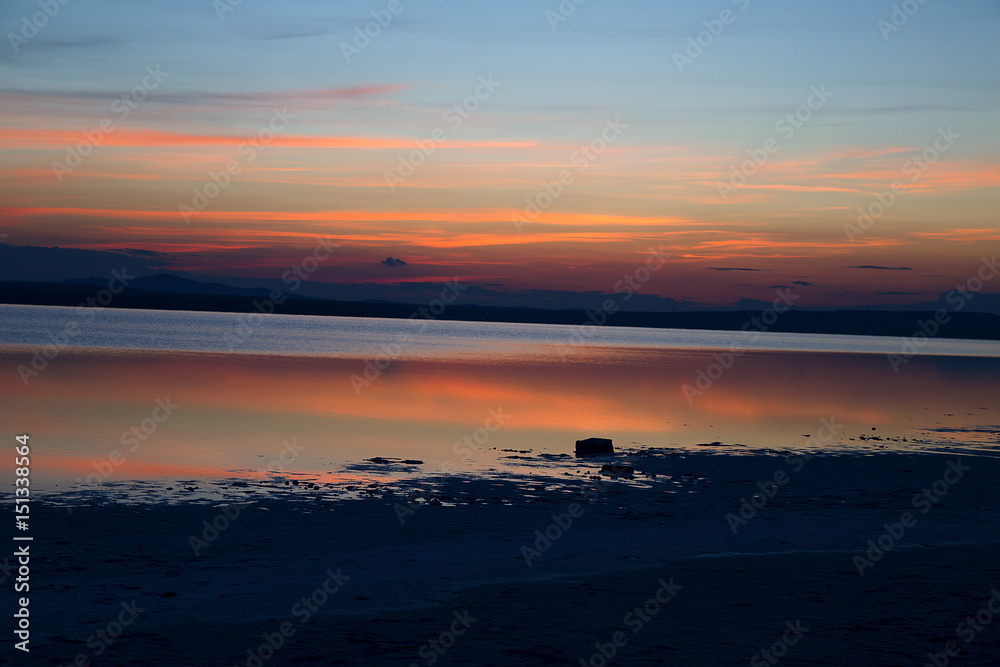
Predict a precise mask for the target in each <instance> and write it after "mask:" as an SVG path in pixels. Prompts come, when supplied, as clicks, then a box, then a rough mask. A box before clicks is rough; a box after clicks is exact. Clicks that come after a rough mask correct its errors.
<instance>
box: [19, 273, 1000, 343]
mask: <svg viewBox="0 0 1000 667" xmlns="http://www.w3.org/2000/svg"><path fill="white" fill-rule="evenodd" d="M107 287H108V279H107V278H86V279H73V280H66V281H63V282H24V281H11V280H5V281H0V303H7V304H34V305H58V306H76V305H80V304H83V303H86V302H87V300H88V299H93V298H94V297H95V296H96V295H98V294H99V293H100V292H101V290H104V289H106V288H107ZM438 287H440V286H438ZM116 289H117V286H116ZM271 292H272V288H269V287H234V286H231V285H226V284H224V283H219V282H206V281H199V280H192V279H188V278H183V277H180V276H176V275H172V274H158V275H149V276H142V277H137V278H134V279H131V280H129V282H128V285H127V287H125V288H124V289H122V290H121V291H120V293H118V294H116V295H114V297H113V298H112V299H111V302H110V303H109V304H108V306H107V307H110V308H148V309H158V310H196V311H220V312H253V311H256V310H258V308H257V306H255V302H257V304H260V303H261V302H263V301H265V300H268V299H269V298H270V295H271ZM284 296H286V297H287V300H285V301H284V302H283V303H281V304H279V305H276V306H275V312H278V313H281V314H286V315H328V316H347V317H388V318H406V317H410V316H411V315H413V314H414V313H416V312H419V309H420V308H421V307H426V306H427V304H428V303H430V300H428V301H425V302H423V303H421V304H415V303H400V302H391V301H384V300H375V299H369V300H363V301H344V300H334V299H323V298H318V297H315V296H305V295H300V294H287V293H285V294H284ZM590 296H592V297H594V303H595V305H597V304H600V303H601V298H600V297H601V295H590ZM607 296H608V297H609V298H610V297H612V296H613V295H607ZM995 296H996V295H981V297H977V298H982V299H986V298H989V297H995ZM105 298H106V297H105ZM747 305H748V306H753V307H748V308H744V309H741V310H697V311H695V310H686V311H683V312H663V311H655V312H654V311H650V312H636V311H617V312H614V313H606V314H605V313H602V312H598V311H597V310H590V311H588V310H587V309H583V308H572V309H544V308H532V307H516V306H489V305H477V304H470V303H454V304H451V305H449V306H447V307H446V308H445V309H444V311H443V312H442V313H441V314H440V315H438V316H437V319H443V320H464V321H483V322H533V323H539V324H567V325H580V324H588V323H592V322H596V321H600V322H601V323H603V324H606V325H610V326H625V327H653V328H675V329H711V330H722V331H735V330H739V329H740V328H742V327H744V326H745V325H746V323H748V322H751V321H752V318H754V317H759V316H760V315H761V311H762V310H763V309H764V308H765V307H766V306H767V305H768V304H757V303H750V304H747ZM921 305H924V304H921ZM758 306H759V307H758ZM926 306H927V307H926V308H924V309H921V310H896V311H887V310H864V309H850V310H807V309H794V310H789V311H788V312H785V313H783V314H781V315H780V316H778V317H777V318H776V320H775V321H774V322H773V323H772V324H771V325H769V326H767V330H768V331H783V332H795V333H828V334H851V335H869V336H907V337H909V336H913V335H914V334H915V333H916V332H918V331H920V324H919V323H920V322H921V321H927V320H930V319H932V318H933V317H934V311H935V310H936V309H937V308H945V309H948V308H949V306H948V304H946V303H945V302H940V303H935V304H926ZM604 315H606V316H607V319H606V321H605V320H604ZM948 315H949V317H950V320H949V321H948V322H947V323H946V324H943V325H942V326H941V329H940V333H939V334H938V335H939V336H940V337H944V338H971V339H987V340H1000V315H997V314H995V313H986V312H966V311H963V312H950V311H949V313H948ZM418 316H419V315H418Z"/></svg>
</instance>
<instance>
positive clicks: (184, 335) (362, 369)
mask: <svg viewBox="0 0 1000 667" xmlns="http://www.w3.org/2000/svg"><path fill="white" fill-rule="evenodd" d="M91 312H92V313H93V312H94V311H91ZM900 345H901V341H900V339H893V338H877V337H865V336H827V335H817V334H787V333H763V334H749V333H741V332H710V331H693V330H665V329H625V328H616V327H596V326H587V327H583V326H580V327H568V326H561V325H538V324H504V323H476V322H447V321H427V320H422V319H418V320H388V319H364V318H342V317H309V316H297V315H293V316H286V315H269V316H261V317H253V316H248V315H246V314H234V313H206V312H186V311H152V310H125V309H106V310H102V311H96V315H93V316H92V317H90V318H89V319H88V318H87V317H85V316H84V314H83V313H81V312H78V311H77V310H76V309H73V308H62V307H46V306H0V368H3V371H2V372H0V391H2V394H3V397H4V400H3V403H2V405H0V414H2V418H3V423H4V424H5V425H6V427H7V431H8V433H10V434H14V433H22V432H23V433H29V434H30V435H31V442H32V445H33V451H34V453H35V457H34V459H33V462H32V465H33V481H34V483H35V484H37V485H40V486H42V487H43V488H49V489H54V488H55V487H56V485H59V488H60V489H64V488H66V485H67V484H69V485H71V486H73V485H76V486H80V485H84V486H86V485H93V484H98V483H100V484H114V483H125V482H129V481H134V480H157V481H161V482H163V481H169V480H178V479H222V478H225V479H232V478H240V477H253V476H258V477H259V476H261V475H264V474H270V475H272V476H273V475H274V474H277V473H283V474H288V475H300V476H302V478H303V479H309V480H317V479H323V480H328V481H329V480H333V481H335V482H337V483H342V484H348V483H352V482H353V483H356V484H362V483H365V482H367V481H368V480H370V479H371V474H372V471H373V470H375V469H378V470H380V471H381V472H384V470H385V469H386V467H385V466H386V465H389V468H388V469H390V470H392V471H394V474H398V475H399V476H401V477H402V476H414V475H428V474H433V473H442V474H448V475H454V474H475V475H481V474H490V475H498V476H503V475H506V474H510V473H514V472H519V473H523V472H525V471H528V472H534V473H535V474H538V475H543V476H544V475H556V474H560V473H561V472H564V471H566V470H569V469H571V468H572V466H574V465H575V463H574V459H573V458H572V456H568V457H567V456H566V455H572V453H573V446H574V441H575V440H577V439H580V438H585V437H589V436H601V437H609V438H613V439H614V441H615V444H616V446H617V447H621V448H627V449H629V450H640V449H644V448H678V449H696V450H699V451H718V452H725V453H727V454H732V453H740V452H751V451H759V450H761V449H803V450H806V449H809V450H812V449H819V450H826V451H838V450H842V451H844V452H849V451H850V452H857V451H871V452H873V453H875V452H878V451H882V450H885V451H899V450H902V451H963V452H968V453H970V454H980V455H988V454H990V453H992V452H995V451H996V450H997V442H998V440H997V438H998V433H1000V429H998V427H997V424H1000V404H998V401H997V392H996V385H997V382H996V381H997V378H998V377H1000V343H998V342H996V341H964V340H949V339H943V338H942V339H934V340H930V341H928V342H927V344H926V345H925V346H924V347H923V348H921V350H920V353H919V354H917V355H915V356H913V357H912V358H907V359H905V360H903V361H902V362H900V361H899V359H897V363H896V364H895V367H894V365H893V364H892V363H890V358H889V356H888V355H890V354H898V353H899V351H900ZM373 457H384V458H393V457H394V458H398V459H410V460H419V461H421V462H422V463H420V464H417V463H411V464H403V463H402V462H398V463H397V464H395V465H394V464H385V463H377V462H376V463H372V462H367V461H365V460H366V459H370V458H373ZM5 465H8V467H9V463H8V464H5ZM262 471H264V472H262ZM267 471H270V472H267ZM380 479H384V475H383V476H382V477H380Z"/></svg>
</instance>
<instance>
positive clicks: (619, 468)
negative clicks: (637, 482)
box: [601, 463, 635, 476]
mask: <svg viewBox="0 0 1000 667" xmlns="http://www.w3.org/2000/svg"><path fill="white" fill-rule="evenodd" d="M601 474H602V475H628V476H631V475H634V474H635V468H633V467H632V466H627V465H623V464H621V463H605V464H604V465H602V466H601Z"/></svg>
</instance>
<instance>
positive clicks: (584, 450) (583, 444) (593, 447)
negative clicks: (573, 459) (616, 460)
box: [576, 438, 615, 456]
mask: <svg viewBox="0 0 1000 667" xmlns="http://www.w3.org/2000/svg"><path fill="white" fill-rule="evenodd" d="M614 453H615V447H614V445H613V444H612V443H611V439H610V438H587V439H586V440H577V441H576V455H577V456H591V455H593V454H614Z"/></svg>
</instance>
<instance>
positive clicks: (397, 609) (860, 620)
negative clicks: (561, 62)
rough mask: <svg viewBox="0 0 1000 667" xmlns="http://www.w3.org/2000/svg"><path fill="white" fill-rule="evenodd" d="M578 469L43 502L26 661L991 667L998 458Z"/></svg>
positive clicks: (770, 459) (782, 459)
mask: <svg viewBox="0 0 1000 667" xmlns="http://www.w3.org/2000/svg"><path fill="white" fill-rule="evenodd" d="M625 464H627V465H631V466H634V468H635V474H634V475H631V476H616V475H609V474H603V475H602V474H601V473H600V470H601V467H602V466H603V465H625ZM570 467H571V468H573V470H572V471H569V470H564V469H560V472H559V476H558V477H556V476H552V477H549V476H546V475H545V474H544V472H543V471H539V474H537V475H531V476H523V477H514V476H507V477H506V478H501V477H495V478H491V477H485V476H469V475H456V476H451V477H446V476H439V477H435V478H432V479H415V480H412V481H407V482H404V483H394V484H387V485H386V486H385V487H384V488H381V489H380V488H378V487H375V488H373V489H371V492H370V493H368V494H364V495H363V496H356V497H354V498H352V499H343V500H335V499H330V498H329V496H328V495H327V494H324V493H322V491H321V489H319V488H307V486H306V485H305V484H302V485H290V484H273V485H272V488H273V490H270V491H269V490H267V489H265V490H264V491H263V493H264V495H265V496H269V497H261V494H259V493H257V492H254V493H250V491H252V489H247V488H244V487H243V486H232V485H231V484H230V485H229V486H228V488H229V489H230V493H231V495H232V499H226V498H223V499H221V500H219V499H218V498H216V499H215V500H211V501H208V500H204V499H199V497H198V495H199V494H198V492H199V491H200V490H202V489H204V488H205V487H206V486H207V485H205V484H200V485H198V486H192V487H191V488H192V489H193V490H192V491H190V492H186V493H185V489H175V491H177V492H178V493H174V494H172V495H170V494H166V496H164V497H160V498H158V499H155V500H153V501H143V502H137V501H135V499H134V498H133V499H132V500H130V501H129V502H127V503H125V502H120V501H113V500H111V499H110V498H109V499H107V500H106V501H102V500H101V499H100V498H99V497H98V496H97V495H93V494H92V495H91V496H90V498H89V500H88V501H87V502H86V503H80V502H77V501H74V502H71V503H68V502H67V501H70V500H73V499H72V498H71V497H70V496H69V495H60V494H48V495H47V497H46V500H45V501H44V503H43V504H42V505H41V507H40V508H39V510H38V511H37V513H36V524H35V525H36V528H35V530H36V538H35V542H34V543H33V545H32V556H33V558H32V563H33V567H34V568H36V570H35V571H36V572H37V578H36V580H37V581H41V582H44V583H42V584H40V586H39V589H38V590H37V591H34V595H33V598H32V605H33V608H34V609H35V610H37V611H34V612H33V613H34V614H35V615H36V616H35V619H36V620H35V621H34V622H35V626H34V628H35V633H36V634H35V635H34V637H33V645H32V657H33V659H42V658H43V657H44V659H45V660H46V661H48V662H47V663H46V664H66V665H71V664H80V665H83V664H88V663H87V660H93V664H98V665H133V664H134V665H139V664H142V665H192V666H200V665H246V666H247V667H255V666H258V667H259V665H297V664H317V665H327V664H329V665H397V664H398V665H433V664H441V665H447V664H456V665H457V664H470V665H471V664H478V665H483V664H505V665H544V664H567V665H580V664H584V665H586V664H590V665H595V666H599V665H602V664H605V663H607V664H611V663H613V664H620V665H647V664H671V665H744V664H776V662H777V661H779V660H780V662H781V663H782V664H788V665H861V664H869V665H910V664H925V663H928V662H930V661H931V660H932V659H931V657H930V655H929V654H931V655H933V654H939V653H940V654H941V655H942V656H944V657H948V656H947V654H946V653H942V652H944V651H947V650H950V649H951V647H952V646H954V648H956V649H960V650H961V653H960V654H958V655H959V656H960V657H954V658H950V659H953V660H955V663H956V664H962V665H989V664H997V662H996V661H997V659H998V657H1000V623H998V622H990V623H984V621H985V620H986V616H987V615H989V616H990V620H991V621H992V612H990V611H989V606H988V605H989V603H990V600H991V596H994V597H996V598H997V601H995V602H993V608H994V609H1000V596H996V590H997V587H998V586H1000V561H998V560H997V559H996V553H997V548H998V544H1000V499H998V498H997V496H996V493H995V484H994V482H993V480H995V479H996V476H997V474H998V473H1000V462H998V461H997V460H996V459H994V458H989V457H984V456H969V455H967V454H965V455H956V454H948V453H940V454H932V453H926V454H912V453H911V454H903V453H885V454H869V455H850V454H839V455H832V454H819V455H815V456H809V455H804V453H801V452H800V453H792V452H786V453H778V452H761V451H758V452H752V453H747V454H744V455H732V454H712V453H691V452H688V453H680V452H662V451H637V452H634V453H631V454H627V455H616V456H613V457H594V458H588V459H581V460H578V461H574V462H573V465H572V466H570ZM386 476H387V477H389V476H390V475H389V473H388V472H386ZM236 483H239V482H236ZM758 483H759V484H758ZM249 484H251V485H253V484H256V483H255V482H249ZM260 484H261V485H262V486H266V485H265V484H264V483H263V482H261V483H260ZM222 486H224V485H221V484H220V485H219V487H222ZM414 489H420V492H419V493H414V492H413V491H414ZM754 494H758V495H754ZM167 496H169V497H167ZM239 496H242V498H240V497H239ZM251 496H252V497H253V499H251V500H246V498H248V497H251ZM744 501H746V502H744ZM897 524H898V525H897ZM869 540H871V542H870V543H869ZM980 610H986V611H985V612H983V613H980ZM977 613H979V621H978V623H977V621H976V620H975V617H976V615H977ZM967 617H972V618H973V620H972V624H973V625H968V623H967V622H965V621H964V619H966V618H967ZM963 622H965V623H966V625H964V626H961V627H960V624H963ZM974 627H978V628H980V629H979V630H973V628H974ZM967 640H968V641H967ZM949 642H955V644H954V645H951V644H949ZM764 651H767V653H763V652H764ZM778 654H780V657H779V655H778ZM942 659H943V658H942ZM581 660H582V661H583V662H581ZM40 664H41V663H40ZM930 664H934V663H933V662H930Z"/></svg>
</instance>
